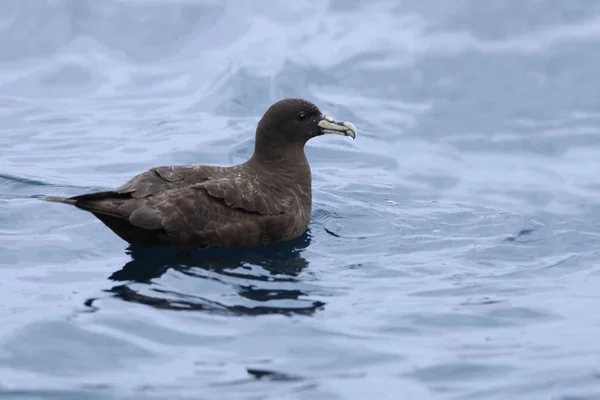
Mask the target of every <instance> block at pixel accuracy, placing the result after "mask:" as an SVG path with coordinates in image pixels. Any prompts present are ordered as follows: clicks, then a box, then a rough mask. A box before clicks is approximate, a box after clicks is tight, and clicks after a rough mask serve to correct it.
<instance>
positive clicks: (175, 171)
mask: <svg viewBox="0 0 600 400" xmlns="http://www.w3.org/2000/svg"><path fill="white" fill-rule="evenodd" d="M221 170H223V168H221V167H216V166H209V165H182V166H165V167H156V168H151V169H150V170H148V171H146V172H143V173H141V174H139V175H136V176H134V177H133V178H131V179H130V180H129V181H127V182H126V183H125V184H123V185H122V186H120V187H118V188H117V189H115V190H114V192H116V193H119V194H129V195H131V197H134V198H138V199H141V198H144V197H148V196H153V195H157V194H160V193H162V192H165V191H167V190H170V189H176V188H181V187H184V186H189V185H193V184H196V183H200V182H204V181H206V180H208V179H210V178H211V176H213V175H216V174H219V172H220V171H221Z"/></svg>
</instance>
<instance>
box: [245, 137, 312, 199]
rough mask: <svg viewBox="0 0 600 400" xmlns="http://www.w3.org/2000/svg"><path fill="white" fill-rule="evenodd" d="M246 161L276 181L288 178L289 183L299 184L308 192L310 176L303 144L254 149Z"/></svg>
mask: <svg viewBox="0 0 600 400" xmlns="http://www.w3.org/2000/svg"><path fill="white" fill-rule="evenodd" d="M265 150H267V151H265ZM247 163H248V164H249V165H251V166H252V167H254V168H260V169H261V170H262V171H264V172H266V175H270V176H272V177H274V178H276V179H277V180H278V181H288V180H289V181H290V184H296V185H300V186H302V187H304V189H305V190H306V191H308V193H310V190H311V185H312V176H311V171H310V165H309V163H308V159H307V158H306V154H305V153H304V146H298V148H294V149H290V148H288V149H285V150H283V149H281V148H280V147H277V146H274V147H272V148H270V149H265V148H261V149H256V150H255V151H254V154H253V155H252V157H251V158H250V159H249V160H248V161H247Z"/></svg>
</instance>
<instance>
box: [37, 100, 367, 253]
mask: <svg viewBox="0 0 600 400" xmlns="http://www.w3.org/2000/svg"><path fill="white" fill-rule="evenodd" d="M326 134H338V135H342V136H346V137H350V138H352V139H353V140H354V139H356V134H357V129H356V127H355V126H354V124H352V123H351V122H347V121H341V122H340V121H336V120H334V118H333V117H331V116H329V115H325V114H323V113H322V112H321V111H320V110H319V108H318V107H317V106H316V105H315V104H313V103H312V102H310V101H308V100H305V99H298V98H285V99H282V100H279V101H277V102H276V103H274V104H272V105H271V106H270V107H269V108H268V109H267V111H266V112H265V113H264V114H263V116H262V118H261V119H260V120H259V122H258V124H257V126H256V131H255V140H254V151H253V154H252V155H251V156H250V158H248V159H247V160H246V161H245V162H243V163H241V164H238V165H233V166H217V165H201V164H192V165H174V166H159V167H154V168H150V169H149V170H147V171H145V172H143V173H140V174H139V175H136V176H134V177H133V178H131V179H130V180H129V181H127V182H125V183H124V184H123V185H121V186H120V187H117V188H116V189H114V190H108V191H99V192H93V193H88V194H82V195H78V196H73V197H59V196H47V197H43V198H42V199H43V200H46V201H50V202H58V203H64V204H69V205H73V206H75V207H77V208H79V209H81V210H85V211H87V212H90V213H92V214H93V215H94V216H95V217H96V218H98V219H99V220H100V221H101V222H102V223H104V224H105V225H106V226H107V227H108V228H109V229H110V230H112V231H113V232H114V233H115V234H116V235H117V236H119V237H120V238H121V239H123V240H124V241H126V242H127V243H129V244H130V245H131V246H133V247H138V248H148V247H169V248H176V249H179V250H195V249H206V248H217V247H220V248H233V247H242V246H243V247H248V246H250V247H253V246H266V245H270V244H274V243H278V242H283V241H289V240H293V239H296V238H298V237H299V236H301V235H302V234H304V233H305V232H306V230H307V229H308V225H309V222H310V218H311V213H312V178H311V169H310V165H309V162H308V159H307V158H306V154H305V152H304V147H305V144H306V142H307V141H309V140H310V139H312V138H314V137H317V136H322V135H326Z"/></svg>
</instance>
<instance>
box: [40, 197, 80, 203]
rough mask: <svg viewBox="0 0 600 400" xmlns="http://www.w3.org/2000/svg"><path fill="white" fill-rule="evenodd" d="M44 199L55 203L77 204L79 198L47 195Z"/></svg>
mask: <svg viewBox="0 0 600 400" xmlns="http://www.w3.org/2000/svg"><path fill="white" fill-rule="evenodd" d="M41 199H42V200H44V201H52V202H54V203H64V204H72V205H75V204H77V200H75V199H72V198H69V197H61V196H46V197H42V198H41Z"/></svg>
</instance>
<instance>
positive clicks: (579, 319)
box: [0, 0, 600, 400]
mask: <svg viewBox="0 0 600 400" xmlns="http://www.w3.org/2000/svg"><path fill="white" fill-rule="evenodd" d="M26 3H27V4H26ZM599 41H600V3H598V2H592V1H585V0H579V1H569V2H564V1H558V0H555V1H546V2H540V1H528V2H525V1H523V2H508V1H485V2H484V1H479V0H455V1H452V2H437V1H433V0H428V1H411V0H406V1H402V2H397V1H381V0H378V1H373V2H361V1H347V0H344V1H341V0H331V1H317V0H314V1H303V0H300V1H295V2H282V1H260V2H247V1H241V0H239V1H208V0H207V1H191V0H188V1H183V0H180V1H168V2H167V1H146V2H141V1H133V0H130V1H124V0H121V1H117V0H106V1H95V0H62V1H61V0H53V1H51V0H48V1H42V0H39V1H37V2H35V3H34V4H31V2H24V1H20V0H4V1H3V2H2V13H1V14H0V49H1V51H0V121H1V122H0V153H1V158H0V267H1V268H0V290H1V293H2V307H0V321H2V325H1V326H0V349H1V350H0V390H1V395H0V397H3V398H10V399H15V398H18V399H42V398H44V399H84V398H85V399H108V398H110V399H116V398H119V399H151V398H152V399H165V398H169V399H180V398H181V399H184V398H186V399H196V400H197V399H278V400H279V399H324V400H327V399H365V398H373V399H398V398H411V397H412V398H416V399H420V400H423V399H461V400H463V399H465V400H466V399H503V400H504V399H528V400H529V399H545V400H547V399H553V400H558V399H564V400H566V399H569V400H574V399H598V398H600V369H599V367H598V362H597V359H598V356H599V355H600V339H599V336H598V324H599V323H600V317H598V316H597V315H596V314H597V313H596V310H597V308H598V304H599V302H600V295H599V292H598V286H599V284H600V262H599V259H598V256H599V255H600V183H599V182H598V174H597V171H598V169H599V168H600V157H598V154H599V153H598V152H599V151H600V129H599V126H600V100H599V96H598V86H599V84H600V78H598V71H599V70H600V55H599V54H600V53H598V51H597V49H598V45H599V43H598V42H599ZM292 96H294V97H304V98H307V99H309V100H312V101H314V102H315V103H317V104H318V105H319V107H320V108H321V109H322V110H323V111H325V112H327V113H329V114H332V115H334V116H335V117H337V118H339V119H343V120H349V121H352V122H354V123H355V125H356V126H357V127H358V129H359V136H358V138H357V140H356V141H355V142H352V141H349V140H344V138H340V137H331V138H326V137H323V138H317V139H315V140H313V141H311V143H310V144H309V146H308V148H307V154H308V157H309V159H310V162H311V166H312V170H313V180H314V207H313V209H314V210H313V219H312V222H311V224H310V229H309V232H308V233H307V234H306V235H305V236H303V237H301V238H300V239H298V240H297V241H294V242H292V243H287V244H284V245H280V246H274V247H273V248H269V249H267V250H264V251H238V252H231V251H220V250H217V251H211V252H206V253H201V254H194V255H192V256H190V257H189V258H186V259H179V258H176V257H172V256H171V255H168V254H164V253H160V252H158V253H157V252H139V251H136V250H135V249H128V247H127V245H126V244H125V243H124V242H122V241H121V240H120V239H119V238H117V237H116V236H115V235H114V234H112V233H111V232H110V231H109V230H108V229H107V228H105V227H104V226H103V225H102V224H101V223H100V222H99V221H97V220H96V219H95V218H93V217H92V216H91V215H89V214H86V213H84V212H81V211H78V210H76V209H73V208H70V207H66V206H62V205H59V204H50V203H45V202H41V201H39V200H38V199H37V198H38V197H39V196H42V195H49V194H51V195H75V194H80V193H85V192H89V191H91V190H99V189H106V188H111V187H115V186H118V185H120V184H121V183H123V182H124V181H125V180H127V179H128V178H129V177H131V176H133V175H134V174H137V173H139V172H142V171H144V170H146V169H148V168H150V167H152V166H158V165H171V164H186V163H207V164H220V165H230V164H235V163H239V162H241V161H243V160H244V159H245V158H247V157H248V156H249V155H250V154H251V152H252V149H253V128H254V126H255V124H256V122H257V120H258V118H259V117H260V116H261V115H262V113H263V112H264V110H266V108H267V107H268V106H269V105H270V104H272V103H273V102H275V101H276V100H278V99H280V98H283V97H292Z"/></svg>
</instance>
